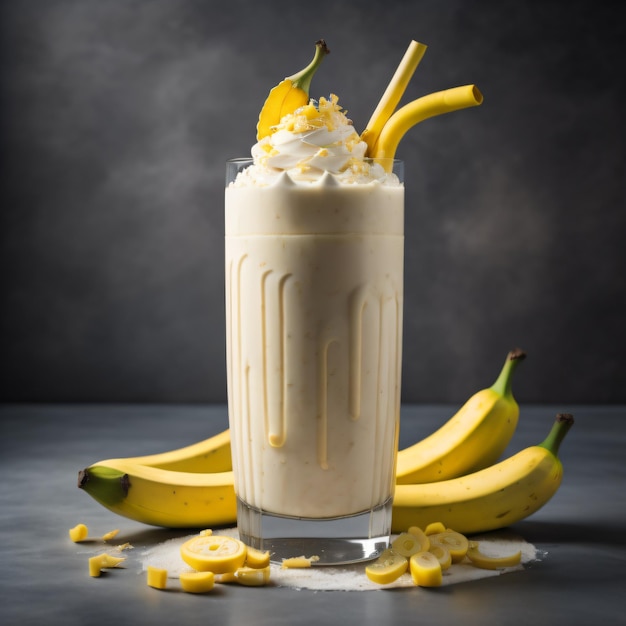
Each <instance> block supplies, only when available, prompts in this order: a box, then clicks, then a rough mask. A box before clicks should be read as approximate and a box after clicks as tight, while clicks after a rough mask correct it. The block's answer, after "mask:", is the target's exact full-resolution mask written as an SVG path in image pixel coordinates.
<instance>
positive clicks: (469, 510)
mask: <svg viewBox="0 0 626 626" xmlns="http://www.w3.org/2000/svg"><path fill="white" fill-rule="evenodd" d="M573 423H574V418H573V417H572V416H571V415H569V414H567V413H562V414H559V415H557V417H556V421H555V423H554V426H553V427H552V430H551V431H550V433H549V435H548V436H547V437H546V439H545V440H544V441H543V442H542V443H541V444H539V445H537V446H531V447H529V448H526V449H524V450H522V451H521V452H518V453H517V454H515V455H513V456H511V457H509V458H507V459H505V460H504V461H501V462H500V463H497V464H495V465H492V466H491V467H488V468H485V469H483V470H480V471H478V472H474V473H473V474H469V475H468V476H462V477H461V478H454V479H451V480H446V481H442V482H437V483H429V484H426V485H396V492H395V496H394V501H393V517H392V531H393V532H402V531H404V530H406V529H407V528H409V527H411V526H419V527H420V528H426V526H427V525H428V524H430V523H432V522H437V521H438V522H442V523H443V524H444V525H445V526H446V527H448V528H454V530H455V531H457V532H460V533H463V534H471V533H477V532H485V531H488V530H495V529H498V528H504V527H505V526H509V525H511V524H513V523H515V522H518V521H520V520H522V519H524V518H526V517H528V516H529V515H532V514H533V513H534V512H535V511H537V510H539V509H540V508H541V507H542V506H543V505H544V504H546V503H547V502H548V500H550V498H552V496H553V495H554V494H555V493H556V491H557V489H558V488H559V486H560V484H561V480H562V477H563V466H562V464H561V461H560V459H559V458H558V456H557V455H558V450H559V445H560V443H561V441H562V440H563V438H564V437H565V435H566V434H567V431H568V430H569V429H570V427H571V425H572V424H573Z"/></svg>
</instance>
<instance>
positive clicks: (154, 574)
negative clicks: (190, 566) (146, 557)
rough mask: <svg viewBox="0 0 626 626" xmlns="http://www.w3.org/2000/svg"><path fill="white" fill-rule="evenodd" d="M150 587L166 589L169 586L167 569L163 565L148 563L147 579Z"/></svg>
mask: <svg viewBox="0 0 626 626" xmlns="http://www.w3.org/2000/svg"><path fill="white" fill-rule="evenodd" d="M146 582H147V583H148V587H153V588H154V589H165V588H166V587H167V570H166V569H163V568H161V567H154V566H152V565H148V575H147V581H146Z"/></svg>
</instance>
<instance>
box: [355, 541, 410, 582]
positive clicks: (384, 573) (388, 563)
mask: <svg viewBox="0 0 626 626" xmlns="http://www.w3.org/2000/svg"><path fill="white" fill-rule="evenodd" d="M408 568H409V560H408V559H407V558H406V557H405V556H402V555H401V554H397V553H396V552H394V551H393V550H392V549H391V548H388V549H387V550H385V551H384V552H383V553H382V554H381V555H380V556H379V557H378V558H377V559H376V560H375V561H374V562H373V563H370V564H369V565H368V566H367V567H366V568H365V574H366V576H367V577H368V578H369V579H370V580H371V581H372V582H375V583H378V584H379V585H387V584H389V583H392V582H393V581H394V580H397V579H398V578H400V576H402V574H404V572H406V571H407V569H408Z"/></svg>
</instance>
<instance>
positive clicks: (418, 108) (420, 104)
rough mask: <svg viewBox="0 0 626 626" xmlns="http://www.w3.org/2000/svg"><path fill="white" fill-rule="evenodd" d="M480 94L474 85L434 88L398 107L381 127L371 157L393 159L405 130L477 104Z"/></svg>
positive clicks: (479, 101) (481, 99)
mask: <svg viewBox="0 0 626 626" xmlns="http://www.w3.org/2000/svg"><path fill="white" fill-rule="evenodd" d="M482 101H483V95H482V93H481V92H480V90H479V89H478V87H476V85H464V86H462V87H453V88H451V89H444V90H443V91H437V92H435V93H431V94H429V95H427V96H422V97H421V98H418V99H417V100H413V102H409V104H406V105H405V106H403V107H402V108H401V109H398V110H397V111H396V112H395V113H394V114H393V115H392V116H391V117H390V118H389V120H388V121H387V123H386V124H385V125H384V126H383V129H382V131H381V133H380V137H379V138H378V142H377V144H376V148H375V153H374V154H373V155H371V156H372V157H373V158H375V159H382V158H385V159H393V158H394V156H395V154H396V150H397V148H398V144H399V143H400V140H401V139H402V138H403V137H404V135H405V134H406V132H407V131H408V130H409V129H410V128H412V127H413V126H415V125H416V124H419V123H420V122H423V121H424V120H426V119H428V118H430V117H435V116H436V115H443V114H444V113H450V112H452V111H458V110H459V109H466V108H468V107H473V106H478V105H480V104H481V103H482Z"/></svg>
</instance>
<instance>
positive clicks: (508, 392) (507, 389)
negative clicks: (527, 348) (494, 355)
mask: <svg viewBox="0 0 626 626" xmlns="http://www.w3.org/2000/svg"><path fill="white" fill-rule="evenodd" d="M525 358H526V353H525V352H524V351H523V350H522V349H521V348H513V350H510V351H509V353H508V354H507V355H506V361H505V362H504V365H503V367H502V370H501V372H500V375H499V376H498V378H497V380H496V382H495V383H494V384H493V385H492V386H491V389H493V391H495V392H496V393H498V394H500V395H501V396H507V397H508V396H512V393H513V392H512V381H513V372H514V371H515V368H516V367H517V364H518V363H520V362H521V361H523V360H524V359H525Z"/></svg>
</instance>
